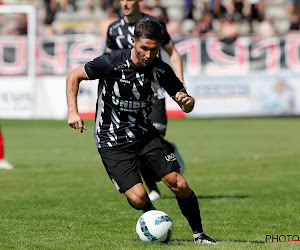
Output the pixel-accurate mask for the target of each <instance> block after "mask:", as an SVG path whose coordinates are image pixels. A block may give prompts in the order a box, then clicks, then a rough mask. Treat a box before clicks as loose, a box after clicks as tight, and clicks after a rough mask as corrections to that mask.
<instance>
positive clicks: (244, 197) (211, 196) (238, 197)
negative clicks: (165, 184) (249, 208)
mask: <svg viewBox="0 0 300 250" xmlns="http://www.w3.org/2000/svg"><path fill="white" fill-rule="evenodd" d="M249 197H250V196H249V195H197V198H198V199H247V198H249ZM161 199H162V200H164V199H174V196H162V197H161Z"/></svg>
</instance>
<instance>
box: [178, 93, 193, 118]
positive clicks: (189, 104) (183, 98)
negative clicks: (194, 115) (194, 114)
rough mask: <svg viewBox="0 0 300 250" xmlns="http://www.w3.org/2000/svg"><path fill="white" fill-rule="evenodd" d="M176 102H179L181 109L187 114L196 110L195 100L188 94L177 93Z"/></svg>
mask: <svg viewBox="0 0 300 250" xmlns="http://www.w3.org/2000/svg"><path fill="white" fill-rule="evenodd" d="M175 101H177V103H178V104H179V106H180V107H181V109H182V110H183V111H184V112H186V113H189V112H191V111H192V110H193V108H194V104H195V99H194V98H193V97H192V96H189V95H188V94H187V93H184V92H177V93H176V95H175Z"/></svg>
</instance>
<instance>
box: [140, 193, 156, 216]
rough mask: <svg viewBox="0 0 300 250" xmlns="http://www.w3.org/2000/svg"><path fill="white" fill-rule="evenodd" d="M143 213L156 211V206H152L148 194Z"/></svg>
mask: <svg viewBox="0 0 300 250" xmlns="http://www.w3.org/2000/svg"><path fill="white" fill-rule="evenodd" d="M142 210H143V213H146V212H148V211H150V210H156V208H155V207H154V205H153V204H152V201H151V200H150V198H149V196H148V194H147V193H146V204H145V206H143V207H142Z"/></svg>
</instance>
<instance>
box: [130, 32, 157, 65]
mask: <svg viewBox="0 0 300 250" xmlns="http://www.w3.org/2000/svg"><path fill="white" fill-rule="evenodd" d="M132 45H133V47H134V48H133V54H132V60H133V62H134V64H135V65H136V66H137V67H142V68H145V67H147V66H149V65H150V64H151V63H152V62H153V60H154V58H155V57H156V55H157V53H158V52H159V49H160V46H161V43H160V42H159V41H156V40H150V39H148V38H140V39H138V40H136V39H134V38H132Z"/></svg>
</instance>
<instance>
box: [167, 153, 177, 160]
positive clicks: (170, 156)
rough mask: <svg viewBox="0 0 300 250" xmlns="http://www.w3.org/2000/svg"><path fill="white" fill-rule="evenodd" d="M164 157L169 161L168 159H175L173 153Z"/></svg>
mask: <svg viewBox="0 0 300 250" xmlns="http://www.w3.org/2000/svg"><path fill="white" fill-rule="evenodd" d="M165 159H166V161H167V162H170V161H176V156H175V154H174V153H171V154H169V155H165Z"/></svg>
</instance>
